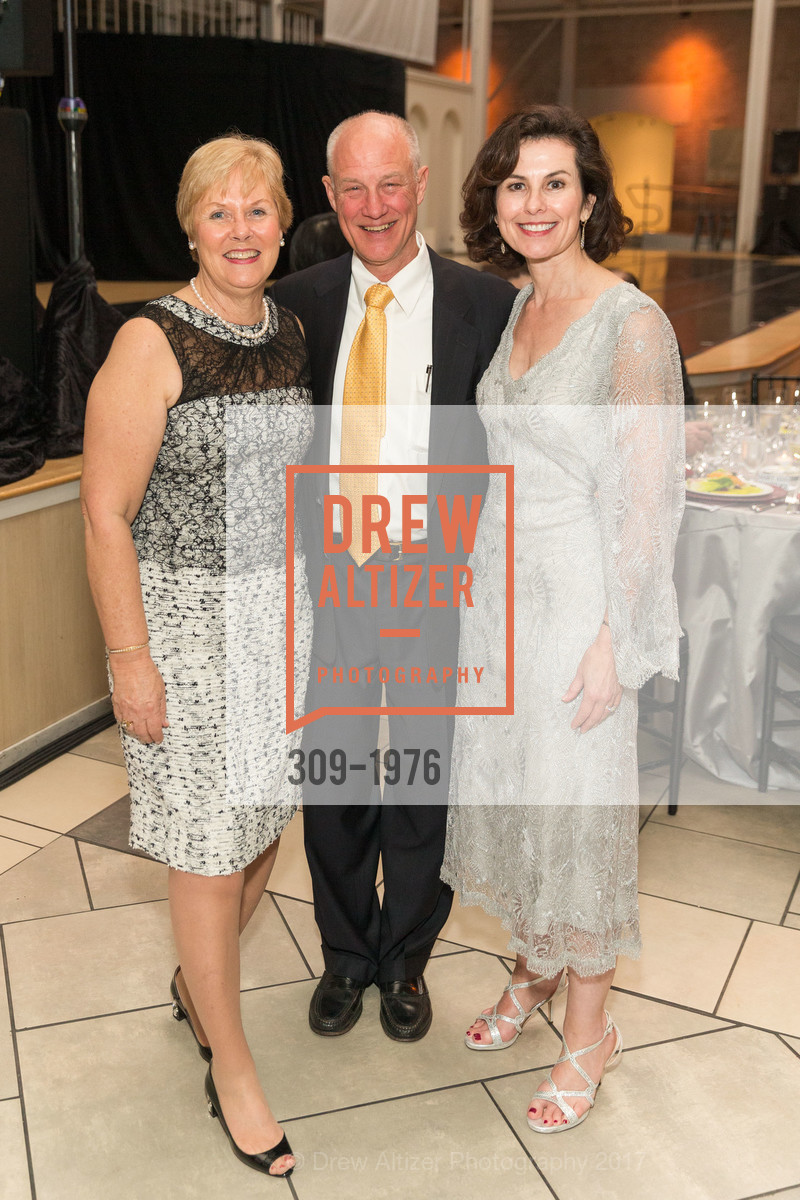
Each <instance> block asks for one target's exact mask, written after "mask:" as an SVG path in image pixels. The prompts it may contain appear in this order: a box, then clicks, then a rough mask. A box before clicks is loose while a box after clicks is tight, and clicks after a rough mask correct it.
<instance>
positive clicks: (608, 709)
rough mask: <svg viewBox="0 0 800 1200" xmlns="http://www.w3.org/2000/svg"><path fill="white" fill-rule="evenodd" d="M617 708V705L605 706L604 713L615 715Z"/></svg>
mask: <svg viewBox="0 0 800 1200" xmlns="http://www.w3.org/2000/svg"><path fill="white" fill-rule="evenodd" d="M618 708H619V705H618V704H607V705H606V712H607V713H615V712H616V711H617V709H618Z"/></svg>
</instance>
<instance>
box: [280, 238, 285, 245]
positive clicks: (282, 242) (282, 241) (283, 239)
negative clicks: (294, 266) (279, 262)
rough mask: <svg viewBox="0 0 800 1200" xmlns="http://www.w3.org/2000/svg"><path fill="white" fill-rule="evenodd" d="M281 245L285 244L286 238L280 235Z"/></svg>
mask: <svg viewBox="0 0 800 1200" xmlns="http://www.w3.org/2000/svg"><path fill="white" fill-rule="evenodd" d="M281 245H282V246H285V245H286V238H285V237H282V238H281Z"/></svg>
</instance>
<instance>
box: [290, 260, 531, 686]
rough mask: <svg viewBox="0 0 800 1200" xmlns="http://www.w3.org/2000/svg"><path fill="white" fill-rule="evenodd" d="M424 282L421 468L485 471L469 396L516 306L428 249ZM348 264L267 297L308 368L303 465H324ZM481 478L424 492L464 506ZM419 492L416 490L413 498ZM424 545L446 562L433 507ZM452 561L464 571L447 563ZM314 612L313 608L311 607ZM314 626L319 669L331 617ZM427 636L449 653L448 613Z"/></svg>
mask: <svg viewBox="0 0 800 1200" xmlns="http://www.w3.org/2000/svg"><path fill="white" fill-rule="evenodd" d="M429 253H430V259H431V269H432V272H433V373H432V382H431V425H430V440H429V447H428V461H429V462H430V463H431V464H434V465H435V464H440V465H443V464H459V463H464V464H480V463H485V462H486V436H485V433H484V430H483V426H482V425H481V423H480V419H479V418H478V415H477V410H476V409H475V388H476V387H477V384H478V381H479V380H480V378H481V376H482V375H483V373H484V371H485V370H486V368H487V366H488V365H489V362H490V360H491V358H492V355H493V354H494V351H495V349H496V348H497V343H498V342H499V340H500V335H501V334H502V332H503V330H504V328H505V325H506V322H507V320H508V315H509V313H510V311H511V307H512V305H513V303H514V297H515V296H516V291H515V289H514V288H513V287H512V286H511V284H509V283H505V282H504V281H503V280H501V279H497V278H496V277H495V276H493V275H489V274H487V273H484V272H482V271H476V270H473V269H472V268H471V267H466V266H463V265H462V264H460V263H454V262H451V261H449V260H448V259H444V258H441V257H440V256H439V255H438V254H436V253H434V251H433V250H430V249H429ZM351 264H352V254H345V255H343V256H342V257H341V258H336V259H333V260H332V261H331V262H326V263H319V264H317V265H316V266H313V267H309V268H308V269H307V270H305V271H300V272H298V273H297V274H296V275H289V276H287V277H286V278H285V279H281V280H279V281H278V282H277V283H276V284H274V285H273V288H272V291H271V295H272V298H273V299H274V300H275V301H276V303H278V304H282V305H283V306H284V307H286V308H288V309H290V310H291V312H293V313H295V314H296V315H297V316H298V317H299V318H300V320H301V322H302V323H303V327H304V329H305V335H306V344H307V346H308V353H309V358H310V360H311V386H312V390H313V393H314V406H315V407H314V415H315V429H314V439H313V441H312V444H311V447H310V449H309V453H308V456H307V460H306V461H307V462H310V463H327V462H328V461H329V460H330V404H331V396H332V392H333V379H334V374H335V372H336V361H337V357H338V354H339V343H340V341H341V337H342V329H343V327H344V320H345V314H346V311H347V298H348V294H349V290H350V269H351ZM306 482H307V484H308V485H309V486H308V487H307V488H306V490H305V494H304V500H303V501H301V503H302V504H303V505H304V507H305V511H304V513H301V522H302V524H303V534H304V543H305V550H306V561H307V569H308V576H309V585H310V588H311V595H312V597H316V596H318V595H319V588H320V584H321V578H322V568H323V563H324V559H323V551H322V520H321V503H322V495H323V494H324V492H325V491H327V487H328V476H327V474H320V475H312V476H307V477H306ZM486 484H487V477H486V476H485V475H483V474H481V475H470V474H466V473H465V474H464V475H461V474H457V473H455V474H450V473H439V474H437V473H436V472H433V473H432V474H431V475H430V476H429V477H428V483H427V490H428V495H429V497H430V498H431V504H432V505H434V506H435V497H436V496H437V495H439V494H444V495H445V496H447V497H448V507H449V508H450V507H451V505H452V497H453V496H454V495H456V494H458V493H460V494H462V495H466V496H470V495H472V494H473V493H476V492H481V493H483V492H485V490H486ZM420 490H425V489H424V488H421V489H420ZM428 545H429V559H430V561H431V562H436V563H441V562H448V561H454V559H453V556H450V555H447V554H446V552H445V549H444V542H443V539H442V533H441V528H440V525H439V521H438V517H437V513H436V509H435V507H432V508H430V509H429V513H428ZM456 558H458V560H459V561H466V560H465V559H464V558H463V555H460V554H457V555H456ZM315 606H316V602H315ZM316 615H317V618H318V619H317V620H316V622H315V633H314V651H315V653H316V654H317V655H318V657H320V658H321V659H322V660H323V662H332V661H333V654H334V648H335V629H334V623H333V610H332V609H331V607H330V606H326V608H325V609H323V610H322V612H318V613H317V614H316ZM430 619H431V621H432V623H433V624H434V625H435V626H439V628H437V629H436V631H435V634H434V636H436V637H441V638H443V639H444V648H445V651H446V655H447V657H449V658H452V659H453V660H454V659H455V653H456V651H457V648H458V623H457V621H454V619H453V612H452V610H450V609H431V610H430Z"/></svg>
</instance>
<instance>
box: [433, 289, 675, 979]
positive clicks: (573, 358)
mask: <svg viewBox="0 0 800 1200" xmlns="http://www.w3.org/2000/svg"><path fill="white" fill-rule="evenodd" d="M530 294H531V288H530V287H528V288H526V289H524V290H523V291H522V292H521V293H520V295H519V296H518V298H517V301H516V303H515V306H514V309H513V311H512V313H511V317H510V318H509V323H508V326H507V328H506V330H505V332H504V334H503V337H502V340H501V342H500V345H499V347H498V349H497V352H496V354H495V356H494V359H493V360H492V362H491V364H490V366H489V368H488V370H487V372H486V374H485V375H484V377H483V380H482V381H481V384H480V385H479V389H478V397H477V400H478V407H479V410H480V415H481V419H482V421H483V423H484V425H485V427H486V431H487V438H488V444H489V457H490V460H491V462H493V463H498V464H512V465H513V467H514V531H513V532H514V588H513V600H514V637H513V644H514V672H513V674H514V713H513V716H498V715H480V714H474V713H469V714H465V715H459V716H457V717H456V728H455V742H454V748H453V763H452V775H451V788H450V810H449V816H448V826H447V843H446V849H445V855H444V865H443V868H442V877H443V879H444V880H445V881H446V882H447V883H449V884H450V885H451V886H452V887H453V888H454V889H455V890H457V891H458V892H460V894H461V902H462V903H464V904H476V905H480V906H481V907H482V908H484V909H485V910H486V912H488V913H491V914H493V915H494V916H497V917H499V918H500V920H501V921H502V922H503V924H504V926H505V927H506V928H507V929H508V930H509V932H510V935H511V938H510V943H509V945H510V948H511V950H512V951H514V953H517V954H521V955H524V956H526V957H527V960H528V965H529V968H530V969H531V970H537V971H538V972H539V973H541V974H543V975H545V976H552V975H553V974H555V973H556V972H557V971H560V970H561V968H563V967H564V966H567V965H568V966H571V967H573V968H574V969H575V970H577V971H578V973H579V974H581V975H591V974H599V973H602V972H604V971H607V970H609V969H610V968H612V967H613V966H614V964H615V960H616V956H617V955H618V954H620V953H624V954H626V955H629V956H630V957H634V958H635V957H637V956H638V954H639V953H640V949H641V941H640V935H639V924H638V906H637V886H636V885H637V825H638V822H637V817H638V772H637V760H636V725H637V689H638V688H639V687H640V686H641V685H642V684H643V683H644V682H645V680H646V679H648V678H649V677H650V676H651V675H653V674H655V673H657V672H659V671H661V672H663V673H664V674H665V675H667V676H668V677H670V678H676V677H677V665H678V637H679V625H678V614H677V602H676V597H675V590H674V587H673V584H672V564H673V554H674V547H675V541H676V538H677V534H678V527H679V525H680V520H681V515H682V510H683V500H684V461H685V454H684V434H683V410H682V384H681V370H680V362H679V357H678V350H677V345H676V342H675V337H674V334H673V332H672V328H671V326H670V325H669V322H668V321H667V319H666V317H665V316H664V314H663V313H662V312H661V310H660V309H659V308H658V307H657V305H655V304H654V303H653V302H652V301H651V300H649V299H648V298H647V297H646V296H644V295H643V294H642V293H641V292H639V291H638V290H637V289H635V288H632V287H630V286H629V285H625V284H620V285H619V286H614V287H612V288H610V289H609V290H608V291H606V292H603V293H602V294H601V295H600V296H599V298H598V299H597V301H596V302H595V304H594V305H593V307H592V309H591V311H590V312H589V313H587V314H586V315H585V316H583V317H581V318H579V319H578V320H577V321H575V322H574V323H573V324H572V325H571V326H570V327H569V328H568V329H567V332H566V333H565V335H564V337H563V339H562V341H561V342H560V344H559V345H558V346H557V347H556V348H555V349H554V350H552V351H551V352H550V353H549V354H547V355H545V356H544V357H543V358H542V359H540V360H539V361H538V362H536V363H535V364H534V365H533V366H532V367H531V369H530V370H529V371H527V372H526V373H525V375H523V376H522V377H521V378H520V379H519V380H514V379H512V377H511V375H510V373H509V356H510V354H511V349H512V338H513V330H514V325H515V323H516V321H517V318H518V316H519V314H520V311H521V309H522V306H523V305H524V304H525V301H526V300H527V298H528V296H529V295H530ZM505 503H506V499H505V487H504V483H503V477H502V476H498V475H494V476H492V477H491V482H490V485H489V490H488V494H487V498H486V503H485V506H484V509H483V513H482V515H481V519H480V523H479V526H478V534H477V539H476V543H475V547H474V552H473V555H472V557H471V559H470V563H471V566H472V568H473V572H474V585H473V589H472V595H473V602H474V603H473V607H471V608H467V607H464V606H463V604H462V610H461V622H462V625H461V642H460V647H459V659H458V661H459V665H460V666H462V667H463V666H464V665H468V666H469V667H470V670H469V676H470V680H469V682H467V683H463V684H459V689H458V700H457V704H458V707H459V708H461V707H462V706H467V707H470V708H485V707H492V706H497V705H503V704H504V703H505V693H506V679H505V654H506V645H505V641H506V639H505V633H506V616H505V609H506V606H505V587H504V581H505V578H506V569H505V568H506V563H505V555H506V507H505ZM606 609H607V610H608V621H609V625H610V630H611V639H612V645H613V649H614V658H615V663H616V668H617V674H618V676H619V680H620V683H621V684H622V686H623V688H624V694H623V699H622V703H621V705H620V707H619V709H618V710H617V712H616V713H614V714H613V715H612V716H610V717H609V718H608V719H607V720H605V721H603V722H602V723H601V725H599V726H598V727H596V728H595V729H593V730H591V731H590V732H588V733H586V734H580V733H577V732H576V731H574V730H572V729H571V728H570V723H571V721H572V719H573V717H574V716H575V713H576V712H577V709H578V707H579V706H580V703H581V697H580V696H579V697H578V698H577V699H576V700H574V701H573V702H571V703H568V704H565V703H564V702H563V701H562V699H561V697H562V696H563V695H564V693H565V692H566V691H567V689H568V687H569V685H570V683H571V682H572V680H573V678H574V676H575V673H576V670H577V668H578V664H579V663H580V661H581V659H582V657H583V655H584V653H585V652H586V650H587V649H588V647H589V646H590V645H591V644H592V642H593V641H594V640H595V638H596V636H597V633H598V631H599V629H600V625H601V622H602V620H603V614H604V612H605V611H606ZM479 665H482V666H483V667H484V671H483V674H482V676H481V681H480V682H476V681H475V672H474V671H473V670H472V667H473V666H479Z"/></svg>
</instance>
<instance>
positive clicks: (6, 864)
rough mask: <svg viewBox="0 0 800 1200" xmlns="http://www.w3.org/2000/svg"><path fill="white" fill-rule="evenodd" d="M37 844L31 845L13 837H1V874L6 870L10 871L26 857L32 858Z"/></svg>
mask: <svg viewBox="0 0 800 1200" xmlns="http://www.w3.org/2000/svg"><path fill="white" fill-rule="evenodd" d="M36 850H37V847H36V846H29V845H28V844H27V843H25V842H15V841H12V840H11V838H7V837H0V875H2V874H3V872H4V871H8V870H9V869H10V868H11V867H15V866H16V865H17V863H20V862H22V861H23V859H25V858H30V856H31V855H32V854H35V853H36Z"/></svg>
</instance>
